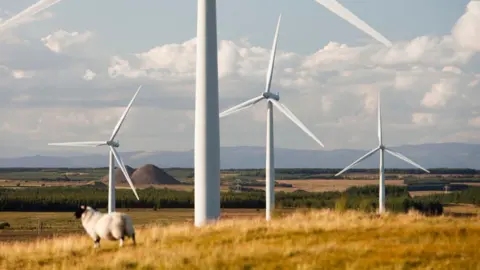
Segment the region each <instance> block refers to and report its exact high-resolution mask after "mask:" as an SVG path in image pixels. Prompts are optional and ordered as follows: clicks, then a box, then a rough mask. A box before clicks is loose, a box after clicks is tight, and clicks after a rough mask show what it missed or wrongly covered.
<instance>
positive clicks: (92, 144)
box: [48, 141, 107, 147]
mask: <svg viewBox="0 0 480 270" xmlns="http://www.w3.org/2000/svg"><path fill="white" fill-rule="evenodd" d="M48 145H55V146H85V147H97V146H102V145H107V142H105V141H90V142H62V143H48Z"/></svg>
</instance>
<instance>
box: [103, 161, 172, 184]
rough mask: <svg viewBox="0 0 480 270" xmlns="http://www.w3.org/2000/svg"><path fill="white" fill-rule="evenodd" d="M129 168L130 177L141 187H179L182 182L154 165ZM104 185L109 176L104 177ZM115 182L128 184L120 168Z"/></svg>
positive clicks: (117, 169)
mask: <svg viewBox="0 0 480 270" xmlns="http://www.w3.org/2000/svg"><path fill="white" fill-rule="evenodd" d="M125 167H126V168H127V172H128V175H129V176H130V178H131V179H132V181H133V183H134V184H139V185H152V184H153V185H179V184H181V182H180V181H178V180H177V179H175V178H174V177H173V176H171V175H169V174H168V173H166V172H165V171H164V170H162V169H160V168H158V167H157V166H155V165H153V164H147V165H144V166H142V167H140V168H137V169H134V168H132V167H130V166H125ZM101 181H102V182H103V183H108V174H107V175H105V176H104V177H102V179H101ZM115 181H116V183H121V184H124V183H127V179H125V176H124V175H123V173H122V171H121V170H120V168H116V169H115Z"/></svg>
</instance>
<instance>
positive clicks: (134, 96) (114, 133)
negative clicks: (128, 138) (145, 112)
mask: <svg viewBox="0 0 480 270" xmlns="http://www.w3.org/2000/svg"><path fill="white" fill-rule="evenodd" d="M141 88H142V86H141V85H140V86H139V87H138V89H137V92H135V95H133V98H132V100H130V103H128V106H127V108H126V109H125V111H124V112H123V114H122V116H121V117H120V120H118V122H117V125H116V126H115V128H114V129H113V132H112V136H110V141H111V140H113V139H114V138H115V136H116V135H117V133H118V130H119V129H120V126H122V123H123V121H124V120H125V117H127V113H128V111H130V107H132V104H133V101H134V100H135V98H136V97H137V95H138V92H139V91H140V89H141Z"/></svg>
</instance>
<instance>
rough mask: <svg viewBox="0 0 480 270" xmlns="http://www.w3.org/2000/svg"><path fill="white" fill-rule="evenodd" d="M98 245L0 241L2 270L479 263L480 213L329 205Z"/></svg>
mask: <svg viewBox="0 0 480 270" xmlns="http://www.w3.org/2000/svg"><path fill="white" fill-rule="evenodd" d="M137 235H138V237H137V238H138V245H137V246H136V247H133V246H131V242H130V241H127V242H126V246H124V247H123V248H118V247H117V243H116V242H102V243H101V247H100V249H98V250H94V249H93V243H92V241H91V240H90V239H89V238H88V237H87V236H86V234H81V235H71V236H66V237H59V238H57V239H54V240H43V241H37V242H31V243H9V244H0V268H1V269H378V268H381V269H436V270H437V269H479V268H480V260H479V259H478V258H479V255H480V251H479V249H478V242H479V240H480V220H479V219H478V218H451V217H436V218H426V217H422V216H420V215H416V214H404V215H393V214H387V215H385V216H383V217H377V216H376V215H368V214H362V213H358V212H345V213H339V212H333V211H328V210H322V211H313V212H306V213H294V214H292V215H289V216H287V217H284V218H279V219H274V220H273V221H271V222H269V223H267V222H265V221H264V220H263V219H262V218H245V219H229V220H224V221H220V222H218V223H217V224H213V225H209V226H206V227H204V228H195V227H193V226H192V225H191V223H188V224H179V225H172V226H168V227H151V228H144V229H140V230H138V232H137Z"/></svg>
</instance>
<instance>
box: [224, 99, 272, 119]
mask: <svg viewBox="0 0 480 270" xmlns="http://www.w3.org/2000/svg"><path fill="white" fill-rule="evenodd" d="M262 99H264V97H263V96H258V97H254V98H252V99H249V100H247V101H244V102H242V103H240V104H238V105H236V106H233V107H231V108H230V109H227V110H225V111H223V112H221V113H220V118H222V117H225V116H227V115H229V114H232V113H236V112H239V111H241V110H243V109H246V108H250V107H252V106H253V105H255V104H256V103H257V102H259V101H260V100H262Z"/></svg>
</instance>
